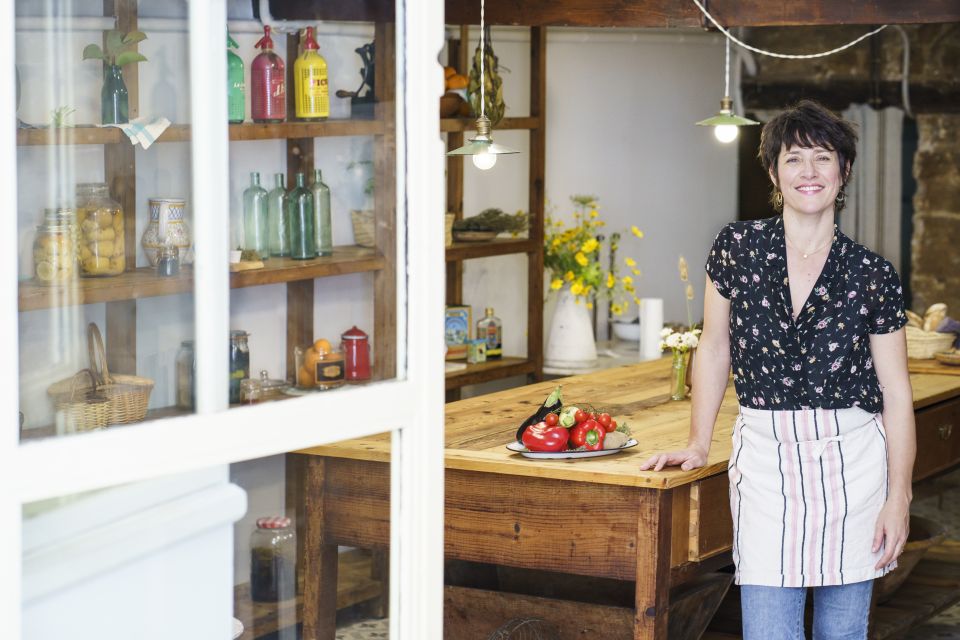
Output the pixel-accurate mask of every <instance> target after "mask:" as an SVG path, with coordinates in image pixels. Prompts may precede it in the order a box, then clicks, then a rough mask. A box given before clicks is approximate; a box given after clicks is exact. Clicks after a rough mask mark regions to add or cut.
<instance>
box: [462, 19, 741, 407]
mask: <svg viewBox="0 0 960 640" xmlns="http://www.w3.org/2000/svg"><path fill="white" fill-rule="evenodd" d="M528 34H529V31H528V30H526V29H515V28H500V29H494V30H493V45H494V49H495V51H496V52H497V54H498V55H499V57H500V63H501V64H502V65H504V66H506V67H508V68H509V69H510V73H505V74H503V79H504V96H505V101H506V103H507V107H508V110H507V115H509V116H522V115H528V113H529V109H528V105H529V77H530V66H529V51H530V49H529V37H528ZM474 35H476V34H474ZM471 46H472V47H473V46H476V45H475V44H473V45H471ZM546 67H547V73H546V75H547V105H546V111H547V141H546V149H547V156H546V197H547V200H548V204H547V210H548V212H550V211H551V209H552V210H553V212H554V215H556V216H558V217H569V215H570V214H571V213H572V208H571V207H570V206H569V205H570V201H569V197H570V196H571V195H573V194H581V193H589V194H592V195H595V196H598V197H599V202H600V213H601V215H602V217H603V219H604V220H605V221H606V222H607V229H608V230H610V231H616V230H619V231H621V232H622V233H623V239H622V241H621V247H620V255H621V256H632V257H634V258H636V259H637V261H638V263H639V266H640V268H641V270H642V272H643V275H642V277H641V278H639V279H638V281H637V291H638V294H639V295H640V296H641V297H660V298H663V299H664V315H665V319H666V320H667V321H677V322H681V321H682V322H686V309H685V305H684V298H683V288H682V286H681V285H680V282H679V278H678V274H677V259H678V256H679V255H680V254H683V255H684V256H685V257H686V258H687V260H688V261H689V263H690V265H691V278H692V280H693V284H694V287H695V289H696V293H697V298H696V301H695V304H696V305H697V308H696V310H695V312H694V316H695V320H697V319H699V318H700V317H701V315H702V304H703V302H702V301H703V285H704V276H703V271H702V265H703V263H704V260H705V257H706V254H707V251H708V249H709V247H710V244H711V243H712V241H713V238H714V236H715V235H716V232H717V231H718V230H719V228H720V227H721V226H722V225H723V224H724V223H726V222H729V221H730V220H734V219H736V217H737V212H736V205H737V153H736V148H735V147H734V146H725V145H721V144H720V143H718V142H717V141H716V140H715V139H714V137H713V135H712V133H711V132H710V131H709V130H708V129H706V128H704V127H697V126H695V125H694V123H695V122H697V121H698V120H702V119H704V118H706V117H708V116H710V115H712V114H713V113H714V112H716V110H717V108H718V107H719V101H720V98H721V97H722V92H723V42H722V40H721V39H720V38H718V37H716V36H714V35H710V34H704V33H701V32H692V31H691V32H687V31H638V30H612V29H610V30H595V29H560V28H556V29H554V28H551V29H550V30H549V31H548V36H547V63H546ZM528 138H529V136H528V134H526V133H524V132H513V131H504V132H496V131H495V135H494V139H495V140H496V141H497V142H500V143H502V144H506V145H508V146H512V147H514V148H517V149H520V150H521V151H522V152H523V153H522V154H521V155H514V156H506V157H503V158H501V159H500V161H498V163H497V165H496V166H495V167H494V168H493V169H491V170H490V171H486V172H481V171H478V170H476V169H474V168H473V167H472V165H470V164H469V163H468V164H467V166H466V168H465V171H464V213H465V215H467V216H470V215H475V214H477V213H479V212H480V211H481V210H483V209H484V208H486V207H491V206H496V207H500V208H502V209H504V210H505V211H512V210H515V209H518V208H522V209H524V210H526V209H527V206H528V201H527V198H528V181H527V177H528V162H529V157H528V156H527V155H526V153H527V151H528V148H529V144H528ZM634 224H635V225H637V226H638V227H639V228H640V229H642V230H643V231H644V233H645V234H646V238H645V239H643V240H638V239H636V238H634V237H633V236H632V235H630V233H629V231H628V229H629V228H630V226H631V225H634ZM525 273H526V258H525V257H523V256H507V257H499V258H491V259H483V260H473V261H468V262H467V263H466V267H465V269H464V286H463V289H464V296H465V298H466V299H465V300H464V303H465V304H470V305H472V306H473V308H474V315H476V314H477V312H478V310H480V313H482V308H483V307H484V306H490V305H492V306H493V307H495V308H496V309H497V314H498V315H499V316H500V317H501V318H502V319H503V321H504V348H505V352H506V353H508V354H525V352H526V286H525V283H526V279H525V275H524V274H525ZM505 283H509V284H508V285H507V286H505ZM548 309H549V307H548ZM598 315H599V321H600V327H599V331H598V334H599V335H601V336H605V332H604V327H605V324H606V321H605V313H604V312H601V313H599V314H598ZM635 315H636V308H635V307H633V308H632V309H631V310H630V311H628V312H627V314H626V315H625V316H624V318H627V317H634V316H635ZM548 329H549V317H547V318H545V329H544V334H545V337H546V333H547V331H548ZM516 382H517V381H516V380H511V381H510V382H509V383H508V384H516ZM502 386H503V383H499V384H497V383H494V384H490V385H480V386H479V387H478V388H476V389H467V390H466V395H470V394H471V393H476V392H478V391H482V392H486V391H489V390H491V389H494V388H498V387H502Z"/></svg>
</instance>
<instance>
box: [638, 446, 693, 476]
mask: <svg viewBox="0 0 960 640" xmlns="http://www.w3.org/2000/svg"><path fill="white" fill-rule="evenodd" d="M705 464H707V452H706V451H704V450H703V449H700V448H699V447H687V448H686V449H681V450H679V451H668V452H666V453H657V454H654V455H652V456H650V458H648V459H647V461H646V462H644V463H643V464H641V465H640V471H650V470H653V471H661V470H662V469H663V468H664V467H675V466H677V465H679V466H680V470H681V471H690V470H691V469H696V468H697V467H702V466H703V465H705Z"/></svg>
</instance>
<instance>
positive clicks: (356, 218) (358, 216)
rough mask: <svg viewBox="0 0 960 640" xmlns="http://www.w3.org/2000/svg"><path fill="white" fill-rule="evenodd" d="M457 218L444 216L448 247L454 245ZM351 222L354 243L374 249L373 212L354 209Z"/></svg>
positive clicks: (445, 238) (449, 215)
mask: <svg viewBox="0 0 960 640" xmlns="http://www.w3.org/2000/svg"><path fill="white" fill-rule="evenodd" d="M455 217H456V216H455V215H454V214H452V213H448V214H446V215H444V219H443V230H444V234H443V239H444V245H445V246H447V247H449V246H451V245H452V244H453V220H454V218H455ZM350 222H351V223H352V224H353V241H354V242H355V243H356V244H357V245H358V246H360V247H373V246H374V245H375V236H374V225H373V211H359V210H356V209H354V210H353V211H351V212H350Z"/></svg>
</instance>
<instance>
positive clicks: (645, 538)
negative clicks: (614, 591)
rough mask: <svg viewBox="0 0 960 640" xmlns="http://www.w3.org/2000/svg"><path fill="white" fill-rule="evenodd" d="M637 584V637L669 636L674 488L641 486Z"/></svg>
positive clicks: (655, 639)
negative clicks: (668, 613)
mask: <svg viewBox="0 0 960 640" xmlns="http://www.w3.org/2000/svg"><path fill="white" fill-rule="evenodd" d="M638 491H639V492H640V518H639V521H638V523H637V583H636V584H637V586H636V594H635V596H634V599H635V603H636V604H635V607H636V611H635V616H636V617H635V623H634V629H633V637H634V640H667V622H668V620H667V609H668V607H669V605H670V544H671V536H670V526H671V521H672V517H673V495H672V493H673V492H672V491H670V490H656V489H638Z"/></svg>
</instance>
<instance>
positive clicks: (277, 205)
mask: <svg viewBox="0 0 960 640" xmlns="http://www.w3.org/2000/svg"><path fill="white" fill-rule="evenodd" d="M274 180H275V181H276V186H274V188H273V189H271V190H270V193H268V194H267V227H268V229H267V246H268V247H269V249H270V255H272V256H277V257H279V258H285V257H287V256H289V255H290V228H289V226H288V224H287V189H286V187H285V186H284V184H283V174H282V173H278V174H276V175H275V176H274Z"/></svg>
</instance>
